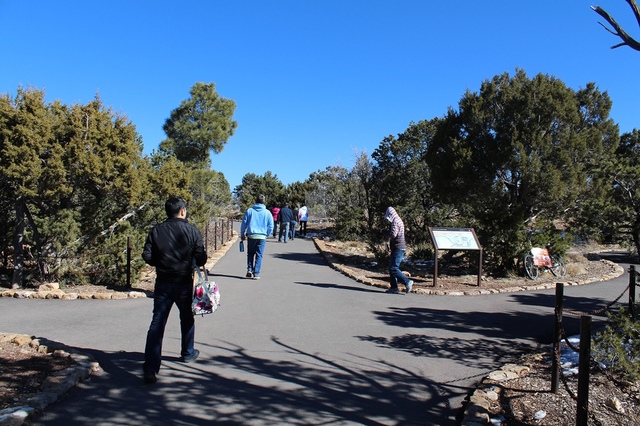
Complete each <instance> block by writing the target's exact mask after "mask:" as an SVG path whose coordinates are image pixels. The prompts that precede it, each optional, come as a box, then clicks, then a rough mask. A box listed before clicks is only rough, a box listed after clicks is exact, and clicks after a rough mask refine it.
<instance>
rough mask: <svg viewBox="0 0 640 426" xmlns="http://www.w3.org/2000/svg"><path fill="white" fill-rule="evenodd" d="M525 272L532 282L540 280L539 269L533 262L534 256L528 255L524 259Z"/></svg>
mask: <svg viewBox="0 0 640 426" xmlns="http://www.w3.org/2000/svg"><path fill="white" fill-rule="evenodd" d="M524 272H525V273H526V274H527V276H528V277H529V278H531V279H532V280H537V279H538V274H539V273H540V272H539V271H538V267H537V266H536V265H535V263H534V262H533V255H531V254H528V255H526V256H525V257H524Z"/></svg>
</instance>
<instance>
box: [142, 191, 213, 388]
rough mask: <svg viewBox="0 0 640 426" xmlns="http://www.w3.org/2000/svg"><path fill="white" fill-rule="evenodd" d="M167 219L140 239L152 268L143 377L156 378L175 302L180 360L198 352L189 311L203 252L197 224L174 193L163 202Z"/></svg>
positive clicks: (152, 380) (147, 380)
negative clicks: (188, 215) (164, 338)
mask: <svg viewBox="0 0 640 426" xmlns="http://www.w3.org/2000/svg"><path fill="white" fill-rule="evenodd" d="M164 209H165V212H166V213H167V220H165V221H164V222H162V223H160V224H158V225H156V226H154V227H153V228H152V229H151V231H150V232H149V235H148V236H147V240H146V242H145V243H144V249H143V251H142V258H143V259H144V261H145V262H147V263H148V264H149V265H151V266H155V268H156V282H155V286H154V290H153V318H152V319H151V325H150V326H149V331H148V332H147V342H146V346H145V350H144V364H143V366H142V369H143V372H144V381H145V383H147V384H151V383H155V382H156V381H157V379H156V374H157V373H158V372H159V371H160V363H161V357H162V338H163V336H164V329H165V326H166V324H167V319H168V318H169V312H170V311H171V307H172V306H173V304H174V303H175V304H176V305H178V310H179V311H180V332H181V335H182V349H181V351H180V355H181V356H182V361H183V362H192V361H195V360H196V358H198V355H199V354H200V352H199V351H198V350H197V349H194V348H193V341H194V337H195V322H194V320H193V313H192V311H191V302H192V300H193V269H194V265H197V266H203V265H204V264H205V263H206V262H207V253H206V252H205V249H204V245H203V243H202V235H201V234H200V231H199V230H198V228H196V227H195V226H194V225H192V224H190V223H189V222H187V219H186V217H187V205H186V203H185V202H184V201H183V200H182V199H181V198H178V197H171V198H169V199H168V200H167V201H166V203H165V205H164Z"/></svg>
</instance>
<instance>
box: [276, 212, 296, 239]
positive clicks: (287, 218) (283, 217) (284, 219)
mask: <svg viewBox="0 0 640 426" xmlns="http://www.w3.org/2000/svg"><path fill="white" fill-rule="evenodd" d="M278 220H279V221H280V236H279V237H278V241H280V242H282V236H283V235H284V242H285V243H286V242H288V241H289V226H291V221H292V220H293V211H292V210H291V209H290V208H289V205H288V204H287V203H285V204H284V205H283V206H282V208H281V209H280V215H279V217H278Z"/></svg>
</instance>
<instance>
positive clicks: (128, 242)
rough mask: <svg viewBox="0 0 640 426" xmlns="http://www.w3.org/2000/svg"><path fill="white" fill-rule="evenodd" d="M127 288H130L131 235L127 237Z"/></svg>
mask: <svg viewBox="0 0 640 426" xmlns="http://www.w3.org/2000/svg"><path fill="white" fill-rule="evenodd" d="M127 288H131V237H127Z"/></svg>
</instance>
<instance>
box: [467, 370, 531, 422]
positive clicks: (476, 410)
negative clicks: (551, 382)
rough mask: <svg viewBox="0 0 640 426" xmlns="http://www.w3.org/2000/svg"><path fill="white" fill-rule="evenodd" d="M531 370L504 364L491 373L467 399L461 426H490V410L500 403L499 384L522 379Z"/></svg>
mask: <svg viewBox="0 0 640 426" xmlns="http://www.w3.org/2000/svg"><path fill="white" fill-rule="evenodd" d="M530 371H531V369H530V368H529V367H527V366H524V365H518V364H505V365H503V366H502V367H501V368H500V369H499V370H495V371H492V372H491V373H489V375H487V376H486V377H485V378H484V379H483V380H482V381H481V382H480V385H479V386H478V387H477V388H476V390H475V391H474V392H473V394H471V396H470V397H469V401H468V402H467V404H466V405H465V408H464V418H463V420H462V422H461V423H460V425H461V426H479V425H488V424H492V422H491V414H490V408H491V406H492V405H494V404H496V403H498V402H499V401H500V393H501V391H502V389H501V388H500V386H499V384H500V383H501V382H505V381H508V380H511V379H515V378H518V377H524V376H526V375H527V374H529V372H530Z"/></svg>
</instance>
